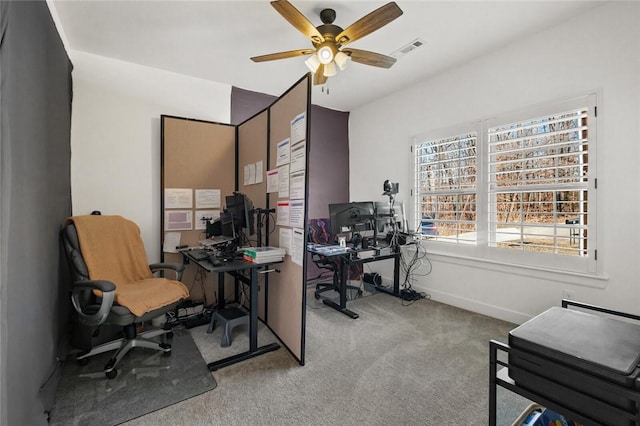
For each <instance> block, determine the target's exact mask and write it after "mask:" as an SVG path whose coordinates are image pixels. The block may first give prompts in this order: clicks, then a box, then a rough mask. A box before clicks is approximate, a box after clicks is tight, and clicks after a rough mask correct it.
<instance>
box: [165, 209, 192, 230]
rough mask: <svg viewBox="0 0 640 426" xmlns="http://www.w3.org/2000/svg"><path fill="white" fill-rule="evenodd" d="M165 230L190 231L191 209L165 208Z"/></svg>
mask: <svg viewBox="0 0 640 426" xmlns="http://www.w3.org/2000/svg"><path fill="white" fill-rule="evenodd" d="M164 229H165V231H191V230H192V229H193V212H192V211H191V210H165V212H164Z"/></svg>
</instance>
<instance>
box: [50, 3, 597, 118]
mask: <svg viewBox="0 0 640 426" xmlns="http://www.w3.org/2000/svg"><path fill="white" fill-rule="evenodd" d="M290 2H291V3H292V4H293V5H294V6H295V7H296V8H297V9H298V10H300V12H302V13H303V14H304V15H305V16H306V17H307V18H308V19H309V20H310V21H311V22H312V23H313V24H314V25H316V26H317V25H320V24H321V22H320V18H319V14H320V11H321V10H322V9H324V8H332V9H335V11H336V14H337V17H336V20H335V22H334V24H336V25H338V26H341V27H343V28H346V27H347V26H349V25H350V24H352V23H353V22H355V21H356V20H358V19H359V18H360V17H362V16H364V15H366V14H367V13H369V12H371V11H373V10H374V9H377V8H378V7H380V6H382V5H384V4H385V3H387V2H386V1H360V0H351V1H335V0H324V1H315V0H314V1H310V0H290ZM397 3H398V5H399V6H400V8H401V9H402V10H403V11H404V14H403V15H402V16H400V17H399V18H398V19H396V20H395V21H393V22H391V23H390V24H388V25H386V26H384V27H382V28H381V29H379V30H378V31H376V32H374V33H372V34H369V35H367V36H366V37H364V38H362V39H360V40H357V41H355V42H353V44H350V45H349V46H350V47H353V48H357V49H364V50H371V51H374V52H377V53H382V54H385V55H390V54H391V53H392V52H394V51H395V50H397V49H399V48H400V47H402V46H404V45H406V44H408V43H410V42H411V41H413V40H414V39H416V38H420V39H422V40H423V41H424V42H425V44H424V45H423V46H422V47H420V48H418V49H416V50H414V51H413V52H411V53H409V54H408V55H406V56H404V57H402V58H400V59H399V60H398V62H397V63H396V64H395V65H394V66H393V67H391V68H390V69H383V68H375V67H370V66H367V65H363V64H359V63H351V64H350V66H349V67H348V68H347V69H346V70H345V71H342V72H341V71H338V75H337V76H335V77H331V78H329V81H328V85H327V86H326V87H324V91H323V90H322V89H323V87H322V86H317V87H314V88H313V93H312V102H313V103H314V104H316V105H321V106H325V107H328V108H333V109H337V110H342V111H351V110H353V109H354V108H356V107H358V106H359V105H362V104H365V103H367V102H369V101H371V100H374V99H377V98H380V97H383V96H385V95H387V94H389V93H391V92H394V91H397V90H400V89H402V88H404V87H407V86H410V85H411V84H413V83H415V82H417V81H420V80H424V79H426V78H429V77H431V76H433V75H435V74H437V73H440V72H442V71H444V70H446V69H449V68H451V67H455V66H459V65H460V64H463V63H465V62H467V61H469V60H471V59H473V58H475V57H478V56H481V55H483V54H486V53H487V52H490V51H492V50H494V49H497V48H500V47H501V46H504V45H506V44H509V43H511V42H513V41H515V40H518V39H520V38H523V37H526V36H529V35H531V34H534V33H536V32H539V31H541V30H543V29H545V28H547V27H551V26H554V25H557V24H558V23H560V22H562V21H564V20H567V19H569V18H570V17H571V16H572V15H575V14H579V13H583V12H584V11H586V10H588V9H590V8H593V7H597V6H599V5H600V4H601V3H600V2H595V1H566V0H565V1H497V2H489V1H470V2H462V1H426V0H423V1H415V0H414V1H403V0H398V1H397ZM53 5H54V6H55V10H56V11H57V14H58V17H59V19H60V23H61V24H62V30H63V33H64V36H65V37H66V39H67V43H68V45H69V47H70V48H71V49H72V50H78V51H83V52H88V53H92V54H96V55H101V56H107V57H111V58H116V59H120V60H124V61H128V62H133V63H137V64H141V65H146V66H151V67H155V68H160V69H163V70H168V71H173V72H177V73H180V74H186V75H190V76H194V77H199V78H203V79H207V80H212V81H216V82H220V83H226V84H230V85H233V86H236V87H241V88H244V89H248V90H252V91H256V92H262V93H268V94H271V95H276V96H277V95H280V94H282V93H283V92H284V91H285V90H286V89H288V88H289V87H290V86H291V85H292V84H293V83H294V82H295V81H297V80H298V79H299V78H301V77H302V76H303V75H304V74H305V73H306V72H307V71H308V70H307V68H306V66H305V65H304V59H305V58H303V57H298V58H290V59H283V60H278V61H271V62H262V63H254V62H253V61H251V60H250V59H249V58H250V57H252V56H257V55H263V54H268V53H274V52H281V51H287V50H294V49H306V48H310V47H312V46H311V43H310V41H308V39H306V38H305V37H304V36H303V35H302V34H301V33H300V32H298V31H297V30H296V29H295V28H294V27H293V26H291V25H290V24H289V23H288V22H287V21H286V20H285V19H284V18H282V16H280V14H278V12H276V10H275V9H274V8H273V7H272V6H271V5H270V4H269V1H268V0H262V1H249V0H235V1H219V0H209V1H149V0H147V1H78V0H71V1H67V0H53ZM72 58H73V55H72ZM327 89H328V94H327Z"/></svg>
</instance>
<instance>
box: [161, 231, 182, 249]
mask: <svg viewBox="0 0 640 426" xmlns="http://www.w3.org/2000/svg"><path fill="white" fill-rule="evenodd" d="M179 246H180V233H179V232H165V233H164V243H163V245H162V251H163V252H165V253H177V252H178V247H179Z"/></svg>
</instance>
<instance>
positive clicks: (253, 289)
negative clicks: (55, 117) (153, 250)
mask: <svg viewBox="0 0 640 426" xmlns="http://www.w3.org/2000/svg"><path fill="white" fill-rule="evenodd" d="M180 253H182V255H183V256H184V259H185V263H189V262H193V263H195V264H196V265H197V266H198V267H200V268H203V269H204V270H206V271H207V272H213V273H216V272H217V273H218V295H219V297H218V300H219V303H218V305H217V306H216V308H217V309H221V308H222V307H224V303H225V302H224V276H225V274H229V275H231V276H233V277H234V278H236V279H238V280H239V281H241V282H243V283H245V284H247V285H248V286H249V288H250V293H249V299H250V301H249V350H248V351H246V352H242V353H240V354H237V355H232V356H230V357H227V358H223V359H220V360H217V361H213V362H210V363H209V364H207V367H208V368H209V371H216V370H219V369H221V368H223V367H227V366H229V365H232V364H235V363H237V362H241V361H244V360H247V359H250V358H253V357H256V356H259V355H262V354H265V353H268V352H272V351H275V350H277V349H279V348H280V345H279V344H278V343H270V344H268V345H265V346H261V347H258V273H259V272H258V270H259V269H260V268H263V267H265V266H268V265H265V264H264V263H262V264H260V263H252V262H247V261H246V260H242V259H236V260H233V261H230V262H225V263H224V264H222V265H220V266H214V265H213V264H212V263H211V262H209V261H208V260H197V259H195V258H194V257H191V256H190V255H189V251H188V250H181V251H180ZM246 271H249V277H247V276H246V275H245V274H243V273H242V272H246ZM262 272H265V271H262Z"/></svg>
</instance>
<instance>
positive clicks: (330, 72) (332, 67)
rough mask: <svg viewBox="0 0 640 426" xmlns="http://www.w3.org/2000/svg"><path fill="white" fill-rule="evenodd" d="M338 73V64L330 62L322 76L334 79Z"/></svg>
mask: <svg viewBox="0 0 640 426" xmlns="http://www.w3.org/2000/svg"><path fill="white" fill-rule="evenodd" d="M337 73H338V71H337V70H336V64H335V63H333V62H329V63H328V64H325V66H324V71H323V72H322V75H324V76H325V77H333V76H334V75H336V74H337Z"/></svg>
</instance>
